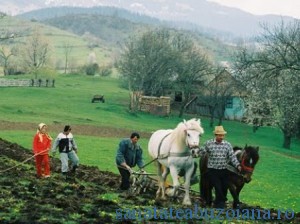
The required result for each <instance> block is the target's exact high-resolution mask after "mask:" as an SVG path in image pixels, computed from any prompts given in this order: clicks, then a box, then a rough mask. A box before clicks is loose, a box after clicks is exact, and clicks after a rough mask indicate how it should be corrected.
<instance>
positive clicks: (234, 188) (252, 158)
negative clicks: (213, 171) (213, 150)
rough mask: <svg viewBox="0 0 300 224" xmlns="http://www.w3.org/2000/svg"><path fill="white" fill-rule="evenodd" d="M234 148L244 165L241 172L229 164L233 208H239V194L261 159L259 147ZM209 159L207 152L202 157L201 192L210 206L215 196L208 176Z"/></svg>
mask: <svg viewBox="0 0 300 224" xmlns="http://www.w3.org/2000/svg"><path fill="white" fill-rule="evenodd" d="M233 150H234V152H235V154H236V156H237V159H238V161H239V162H240V164H241V166H242V171H241V173H239V172H238V171H237V170H236V169H235V168H234V167H232V166H231V165H230V164H228V178H229V184H228V188H229V191H230V193H231V195H232V197H233V208H239V205H240V199H239V195H240V192H241V190H242V189H243V187H244V185H245V183H249V182H250V181H251V177H252V174H253V171H254V167H255V165H256V164H257V162H258V160H259V147H254V146H247V145H246V146H245V148H244V149H242V148H240V147H234V148H233ZM207 161H208V155H207V154H205V155H204V156H202V157H201V158H200V166H199V167H200V175H201V179H200V194H201V198H202V199H203V200H204V201H205V203H206V205H208V206H210V205H211V204H212V201H213V198H212V186H211V184H210V183H209V181H208V179H207V177H206V172H207Z"/></svg>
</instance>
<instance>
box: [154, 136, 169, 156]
mask: <svg viewBox="0 0 300 224" xmlns="http://www.w3.org/2000/svg"><path fill="white" fill-rule="evenodd" d="M171 133H172V132H170V133H168V134H167V135H165V136H164V137H163V138H162V140H161V141H160V143H159V145H158V153H157V158H159V157H160V148H161V145H162V143H163V141H164V140H165V138H166V137H168V136H169V135H170V134H171ZM166 157H168V155H167V156H166ZM166 157H164V158H166Z"/></svg>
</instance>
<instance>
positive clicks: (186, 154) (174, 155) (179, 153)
mask: <svg viewBox="0 0 300 224" xmlns="http://www.w3.org/2000/svg"><path fill="white" fill-rule="evenodd" d="M190 155H191V153H190V152H189V151H185V152H170V153H169V156H170V157H186V156H190Z"/></svg>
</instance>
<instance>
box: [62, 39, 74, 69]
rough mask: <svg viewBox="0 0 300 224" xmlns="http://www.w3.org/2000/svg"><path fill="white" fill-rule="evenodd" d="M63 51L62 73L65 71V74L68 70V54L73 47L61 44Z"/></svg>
mask: <svg viewBox="0 0 300 224" xmlns="http://www.w3.org/2000/svg"><path fill="white" fill-rule="evenodd" d="M63 49H64V56H65V66H64V71H65V74H67V70H68V67H69V58H70V54H71V51H72V49H73V47H72V46H71V45H70V44H69V43H66V42H65V43H64V44H63Z"/></svg>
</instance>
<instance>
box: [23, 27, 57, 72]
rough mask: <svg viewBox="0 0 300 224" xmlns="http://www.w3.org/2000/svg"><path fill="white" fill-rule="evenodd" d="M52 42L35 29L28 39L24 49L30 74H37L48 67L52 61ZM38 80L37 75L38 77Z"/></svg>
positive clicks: (24, 59) (24, 56) (25, 62)
mask: <svg viewBox="0 0 300 224" xmlns="http://www.w3.org/2000/svg"><path fill="white" fill-rule="evenodd" d="M50 49H51V46H50V42H49V40H48V39H47V38H46V37H45V36H43V35H42V34H41V32H40V31H39V30H38V29H35V30H34V31H33V33H32V35H31V36H29V37H28V38H27V39H26V43H25V46H24V47H23V49H22V50H23V54H22V58H23V62H24V65H25V66H26V67H27V68H28V69H29V71H30V72H33V73H35V74H36V72H37V70H38V69H39V68H42V67H44V66H46V65H47V63H48V62H49V59H50ZM35 78H37V74H36V77H35Z"/></svg>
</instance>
